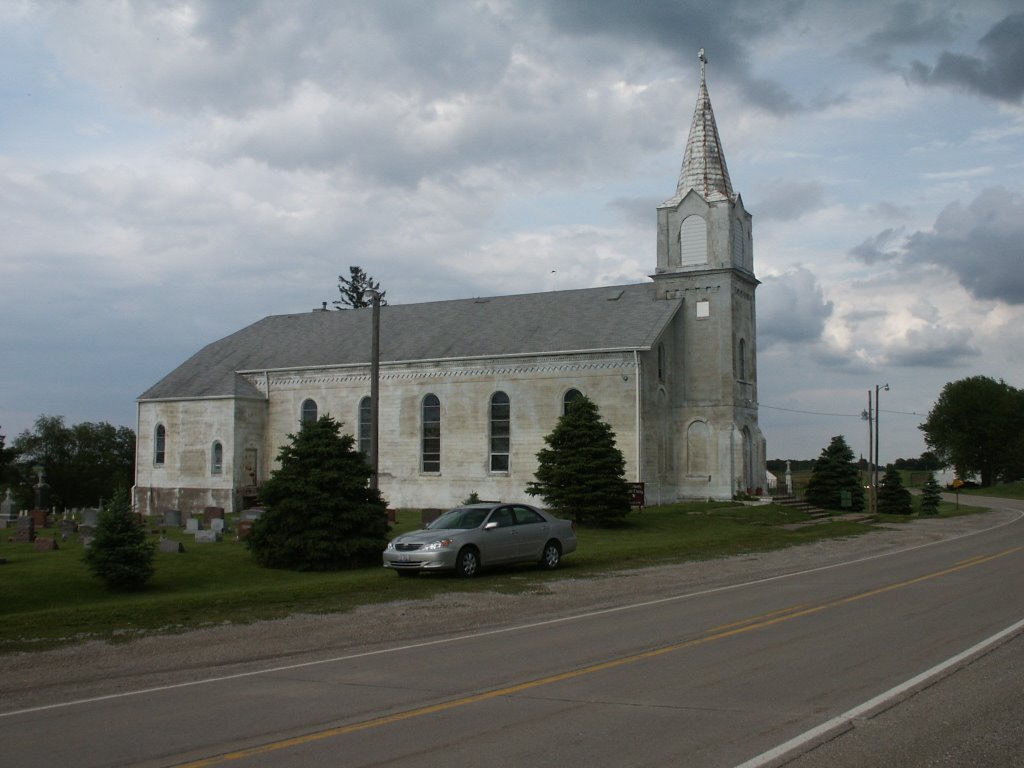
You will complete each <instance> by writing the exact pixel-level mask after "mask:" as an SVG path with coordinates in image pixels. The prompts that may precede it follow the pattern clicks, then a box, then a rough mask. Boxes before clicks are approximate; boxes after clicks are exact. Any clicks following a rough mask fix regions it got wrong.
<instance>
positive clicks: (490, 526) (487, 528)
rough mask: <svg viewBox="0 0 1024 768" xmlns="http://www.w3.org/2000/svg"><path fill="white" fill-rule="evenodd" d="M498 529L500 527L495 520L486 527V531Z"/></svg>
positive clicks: (490, 521)
mask: <svg viewBox="0 0 1024 768" xmlns="http://www.w3.org/2000/svg"><path fill="white" fill-rule="evenodd" d="M497 527H498V524H497V523H496V522H495V521H494V520H489V521H487V523H486V524H485V525H484V530H485V531H493V530H494V529H495V528H497Z"/></svg>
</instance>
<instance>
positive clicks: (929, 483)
mask: <svg viewBox="0 0 1024 768" xmlns="http://www.w3.org/2000/svg"><path fill="white" fill-rule="evenodd" d="M940 501H942V489H941V488H939V484H938V483H937V482H936V480H935V475H928V479H927V480H925V481H924V486H923V487H922V488H921V513H922V514H925V515H937V514H939V502H940Z"/></svg>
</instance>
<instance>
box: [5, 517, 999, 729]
mask: <svg viewBox="0 0 1024 768" xmlns="http://www.w3.org/2000/svg"><path fill="white" fill-rule="evenodd" d="M1013 517H1015V515H1014V514H1013V513H1010V512H999V511H993V512H988V513H985V514H979V515H969V516H963V517H956V518H942V519H913V520H910V521H908V522H907V523H905V524H900V525H893V526H889V527H886V528H884V529H880V530H877V531H873V532H871V533H867V534H864V535H862V536H856V537H852V538H848V539H837V540H831V541H820V542H815V543H813V544H807V545H803V546H799V547H791V548H788V549H783V550H777V551H773V552H764V553H756V554H749V555H742V556H735V557H727V558H720V559H716V560H706V561H698V562H688V563H682V564H679V565H667V566H658V567H651V568H643V569H638V570H629V571H618V572H614V573H608V574H606V575H604V576H600V577H586V578H571V577H568V574H567V573H566V574H562V576H563V577H562V578H558V577H556V578H553V579H552V580H551V581H547V582H545V583H543V584H542V585H539V586H538V588H537V591H534V592H531V593H529V594H512V595H509V594H497V593H493V592H476V593H458V592H455V593H450V594H446V595H440V596H437V597H435V598H433V599H430V600H422V601H399V602H392V603H385V604H382V605H374V606H364V607H361V608H358V609H356V610H354V611H350V612H347V613H342V614H332V615H326V616H309V615H299V616H292V617H290V618H287V619H280V620H276V621H265V622H259V623H255V624H249V625H242V626H236V625H226V626H222V627H215V628H210V629H201V630H196V631H192V632H187V633H183V634H176V635H165V636H156V637H146V638H142V639H138V640H134V641H131V642H127V643H120V644H109V643H101V642H88V643H82V644H80V645H76V646H70V647H66V648H61V649H58V650H52V651H43V652H38V653H23V654H14V655H10V656H6V657H2V660H0V695H2V701H3V704H2V707H0V711H4V712H10V711H12V710H16V709H23V708H26V707H32V706H39V705H43V704H46V703H50V702H54V701H62V700H74V699H85V698H91V697H95V696H103V695H106V694H111V693H116V692H120V691H126V690H137V689H144V688H150V687H154V686H160V685H168V684H173V683H177V682H185V681H187V680H191V679H197V678H202V677H209V676H220V675H230V674H234V673H239V672H243V671H247V670H251V669H255V668H259V667H264V666H280V665H283V664H288V663H292V662H295V661H298V660H300V659H303V658H317V657H320V658H327V657H331V656H337V655H342V654H344V653H348V652H351V651H357V650H359V649H365V648H369V647H373V646H377V645H379V644H380V643H381V641H382V640H383V641H384V643H385V644H387V645H398V644H402V643H407V642H410V641H422V640H426V639H429V638H439V637H444V636H449V635H453V634H461V633H465V632H469V631H479V630H481V629H486V628H493V627H499V626H503V625H509V624H513V623H527V622H531V621H539V620H544V619H546V618H553V617H556V616H562V615H568V614H575V613H584V612H587V611H591V610H595V609H600V608H607V607H612V606H615V605H620V604H624V603H627V602H637V601H642V600H645V599H653V598H658V597H663V596H666V595H670V594H679V593H684V592H693V591H699V590H701V589H708V588H711V587H716V586H724V585H728V584H735V583H740V582H744V581H749V580H754V579H759V578H765V577H768V576H775V575H780V574H784V573H792V572H796V571H801V570H805V569H807V568H814V567H820V566H823V565H828V564H832V563H838V562H842V561H844V560H850V559H856V558H859V557H867V556H871V555H877V554H881V553H885V552H891V551H895V550H898V549H903V548H906V547H909V546H914V545H919V544H924V543H927V542H933V541H940V540H943V539H947V538H951V537H954V536H957V535H960V534H963V533H967V532H970V531H972V530H979V529H983V528H988V527H991V526H993V525H996V524H997V523H1000V522H1003V521H1007V520H1010V519H1012V518H1013ZM511 578H514V576H512V577H511ZM381 627H387V636H386V638H382V636H381Z"/></svg>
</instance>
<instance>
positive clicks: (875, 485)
mask: <svg viewBox="0 0 1024 768" xmlns="http://www.w3.org/2000/svg"><path fill="white" fill-rule="evenodd" d="M883 389H884V390H885V391H886V392H888V391H889V385H888V384H875V465H874V482H873V483H872V484H871V485H872V492H873V493H874V501H875V512H877V511H878V461H879V459H878V416H879V414H880V413H881V412H882V407H881V406H880V405H879V404H878V393H879V391H881V390H883Z"/></svg>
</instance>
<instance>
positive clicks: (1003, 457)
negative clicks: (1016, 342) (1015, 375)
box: [920, 376, 1024, 486]
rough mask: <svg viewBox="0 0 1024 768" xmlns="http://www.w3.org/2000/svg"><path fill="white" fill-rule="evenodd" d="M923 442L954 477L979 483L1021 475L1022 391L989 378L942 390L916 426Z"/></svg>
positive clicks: (1023, 464) (1023, 466)
mask: <svg viewBox="0 0 1024 768" xmlns="http://www.w3.org/2000/svg"><path fill="white" fill-rule="evenodd" d="M920 428H921V430H922V431H923V432H924V440H925V442H926V443H927V444H928V446H929V447H930V448H931V449H932V451H933V452H934V453H935V455H936V456H938V458H939V459H940V460H941V461H942V462H943V464H944V465H945V466H952V467H953V468H954V469H955V470H956V473H957V475H958V476H959V477H962V478H966V477H971V476H972V475H978V476H979V477H980V479H981V484H982V486H990V485H992V484H993V483H994V482H1000V481H1001V482H1009V481H1011V480H1016V479H1019V478H1020V477H1021V476H1024V392H1022V391H1021V390H1019V389H1015V388H1014V387H1011V386H1010V385H1009V384H1007V383H1006V382H1004V381H1002V380H999V381H996V380H995V379H991V378H989V377H988V376H972V377H970V378H967V379H961V380H960V381H954V382H951V383H949V384H947V385H946V386H945V387H943V388H942V393H941V394H940V395H939V399H938V400H937V401H936V402H935V406H934V407H933V408H932V410H931V411H930V412H929V413H928V418H927V419H926V420H925V422H924V423H923V424H921V427H920Z"/></svg>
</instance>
